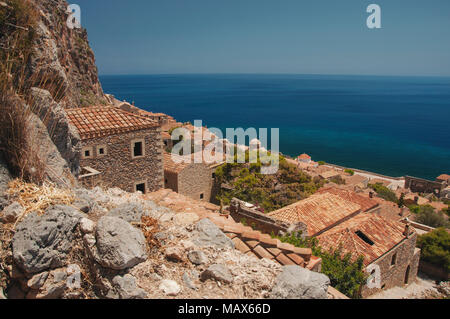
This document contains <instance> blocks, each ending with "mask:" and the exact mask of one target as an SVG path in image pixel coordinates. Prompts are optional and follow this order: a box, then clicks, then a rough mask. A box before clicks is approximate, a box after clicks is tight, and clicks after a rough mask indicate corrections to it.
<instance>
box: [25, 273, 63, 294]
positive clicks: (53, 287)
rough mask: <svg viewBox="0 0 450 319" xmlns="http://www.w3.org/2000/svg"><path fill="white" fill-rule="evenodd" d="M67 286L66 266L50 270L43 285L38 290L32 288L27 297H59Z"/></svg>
mask: <svg viewBox="0 0 450 319" xmlns="http://www.w3.org/2000/svg"><path fill="white" fill-rule="evenodd" d="M66 288H67V271H66V268H59V269H55V270H52V271H50V273H48V274H47V278H46V280H45V282H44V283H43V285H42V286H41V287H40V288H39V289H38V290H31V291H30V292H29V293H28V294H27V299H59V298H61V297H62V295H63V294H64V291H65V290H66Z"/></svg>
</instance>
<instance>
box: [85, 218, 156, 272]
mask: <svg viewBox="0 0 450 319" xmlns="http://www.w3.org/2000/svg"><path fill="white" fill-rule="evenodd" d="M96 238H97V242H96V246H95V247H96V251H95V252H94V256H95V258H96V260H97V262H98V263H100V264H101V265H102V266H104V267H106V268H111V269H116V270H120V269H126V268H130V267H133V266H135V265H137V264H139V263H141V262H143V261H145V260H146V259H147V253H146V241H145V237H144V235H143V234H142V231H141V230H139V229H137V228H134V227H133V226H131V225H130V224H129V223H127V222H126V221H124V220H122V219H120V218H117V217H110V216H104V217H102V218H100V220H99V221H98V223H97V231H96Z"/></svg>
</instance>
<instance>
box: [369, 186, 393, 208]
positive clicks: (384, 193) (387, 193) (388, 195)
mask: <svg viewBox="0 0 450 319" xmlns="http://www.w3.org/2000/svg"><path fill="white" fill-rule="evenodd" d="M369 187H370V188H372V189H373V190H374V191H375V192H376V193H377V194H378V196H379V197H381V198H383V199H385V200H387V201H390V202H393V203H396V204H398V199H397V195H395V193H394V192H393V191H391V190H390V189H389V188H387V187H386V186H384V185H382V184H378V183H377V184H369Z"/></svg>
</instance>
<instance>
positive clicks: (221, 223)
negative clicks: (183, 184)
mask: <svg viewBox="0 0 450 319" xmlns="http://www.w3.org/2000/svg"><path fill="white" fill-rule="evenodd" d="M143 196H144V198H146V199H150V200H152V201H154V202H156V203H157V204H158V205H161V206H165V207H168V208H170V209H171V210H173V211H175V212H177V213H185V212H192V213H195V214H197V215H198V217H199V218H208V219H209V220H211V221H212V222H213V223H214V224H215V225H216V226H217V227H219V228H220V229H221V230H222V231H223V232H224V233H225V234H226V235H227V236H228V237H229V238H230V239H231V240H232V241H233V243H234V245H235V248H236V249H237V250H239V251H241V252H242V253H244V254H246V255H249V256H253V257H256V258H267V259H270V260H272V261H273V262H275V263H279V264H281V265H299V266H301V267H304V268H307V269H310V270H313V271H318V268H319V266H320V264H321V262H322V259H321V258H319V257H316V256H313V255H312V252H311V249H310V248H299V247H295V246H293V245H291V244H288V243H283V242H281V241H280V240H279V239H275V238H272V237H271V236H270V235H268V234H263V233H261V232H260V231H255V230H253V229H252V228H251V227H249V226H244V225H243V224H241V223H238V222H236V221H234V220H233V219H232V218H231V217H227V216H221V215H220V214H218V211H219V207H218V206H216V205H213V204H210V203H205V202H199V201H196V200H194V199H191V198H189V197H186V196H183V195H181V194H178V193H175V192H172V191H170V190H167V189H163V190H159V191H157V192H154V193H150V194H146V195H143Z"/></svg>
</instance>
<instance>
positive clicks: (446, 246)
mask: <svg viewBox="0 0 450 319" xmlns="http://www.w3.org/2000/svg"><path fill="white" fill-rule="evenodd" d="M417 247H419V248H420V249H421V250H422V251H421V253H420V254H421V258H422V259H423V260H425V261H427V262H429V263H431V264H434V265H436V266H439V267H443V268H444V269H445V270H446V271H447V272H450V234H449V233H448V232H447V230H446V229H445V228H438V229H435V230H433V231H432V232H430V233H428V234H424V235H420V236H419V237H418V239H417Z"/></svg>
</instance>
